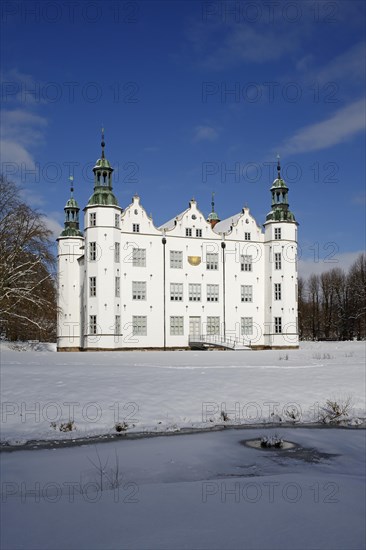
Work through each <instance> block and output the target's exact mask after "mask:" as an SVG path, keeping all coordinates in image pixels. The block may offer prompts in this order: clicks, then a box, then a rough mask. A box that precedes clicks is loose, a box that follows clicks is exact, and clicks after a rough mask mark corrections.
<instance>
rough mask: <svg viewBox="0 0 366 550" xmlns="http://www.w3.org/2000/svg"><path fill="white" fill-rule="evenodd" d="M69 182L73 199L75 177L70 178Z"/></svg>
mask: <svg viewBox="0 0 366 550" xmlns="http://www.w3.org/2000/svg"><path fill="white" fill-rule="evenodd" d="M69 181H70V193H71V197H73V192H74V176H69Z"/></svg>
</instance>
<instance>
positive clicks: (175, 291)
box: [170, 283, 183, 302]
mask: <svg viewBox="0 0 366 550" xmlns="http://www.w3.org/2000/svg"><path fill="white" fill-rule="evenodd" d="M170 299H171V301H172V302H182V301H183V284H182V283H170Z"/></svg>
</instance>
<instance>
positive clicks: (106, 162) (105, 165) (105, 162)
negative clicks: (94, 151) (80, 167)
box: [94, 158, 111, 168]
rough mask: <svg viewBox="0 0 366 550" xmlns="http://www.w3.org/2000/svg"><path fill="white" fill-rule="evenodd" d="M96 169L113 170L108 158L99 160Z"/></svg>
mask: <svg viewBox="0 0 366 550" xmlns="http://www.w3.org/2000/svg"><path fill="white" fill-rule="evenodd" d="M94 168H111V165H110V162H109V160H108V159H106V158H101V159H98V160H97V162H96V163H95V166H94Z"/></svg>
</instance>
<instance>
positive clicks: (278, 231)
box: [274, 227, 281, 241]
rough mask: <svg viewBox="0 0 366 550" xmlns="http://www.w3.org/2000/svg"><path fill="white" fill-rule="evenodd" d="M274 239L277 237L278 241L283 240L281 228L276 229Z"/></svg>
mask: <svg viewBox="0 0 366 550" xmlns="http://www.w3.org/2000/svg"><path fill="white" fill-rule="evenodd" d="M274 237H275V240H276V241H279V240H280V239H281V228H280V227H275V230H274Z"/></svg>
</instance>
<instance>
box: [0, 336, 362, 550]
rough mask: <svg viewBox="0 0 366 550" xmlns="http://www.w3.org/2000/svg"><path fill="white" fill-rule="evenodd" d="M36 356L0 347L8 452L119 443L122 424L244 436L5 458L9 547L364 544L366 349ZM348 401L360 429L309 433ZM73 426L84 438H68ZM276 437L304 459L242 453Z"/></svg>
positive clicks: (131, 428)
mask: <svg viewBox="0 0 366 550" xmlns="http://www.w3.org/2000/svg"><path fill="white" fill-rule="evenodd" d="M31 347H32V348H33V349H34V348H35V347H36V349H38V351H36V350H34V351H29V346H26V345H23V346H21V348H22V349H23V350H28V351H15V350H14V349H10V347H9V346H8V345H7V344H2V346H1V391H2V418H1V432H2V441H3V442H7V443H10V444H13V445H14V446H15V447H12V448H13V449H14V448H15V449H16V448H17V447H16V446H17V445H19V444H20V443H25V442H26V441H30V440H39V439H44V440H58V439H67V438H70V439H78V438H81V437H89V436H93V435H94V436H98V435H101V434H116V429H115V426H116V424H118V423H120V424H123V423H125V424H127V427H126V431H127V433H128V432H131V433H134V432H155V433H156V432H164V431H165V432H170V433H171V432H179V430H182V429H183V428H192V427H193V428H212V427H214V426H215V425H220V426H221V427H223V426H226V425H232V424H237V425H239V424H246V425H248V426H247V427H246V428H245V429H241V428H237V429H230V430H221V431H214V432H207V433H196V434H190V435H186V434H185V435H179V434H178V433H177V434H176V435H175V434H174V433H173V434H172V433H171V436H170V437H166V436H165V437H164V436H160V437H154V438H145V439H135V440H131V439H126V438H124V437H123V436H122V437H121V438H119V439H115V440H113V441H111V442H106V443H103V444H102V443H98V444H88V445H86V444H83V445H80V446H76V447H75V446H74V447H67V448H57V442H56V443H55V444H52V443H51V441H50V442H49V443H50V445H49V448H47V449H43V450H40V449H37V450H32V447H33V445H31V446H30V447H29V450H15V451H14V450H13V451H12V452H6V451H4V452H2V453H1V455H0V460H1V474H2V476H1V477H2V483H1V493H2V494H1V499H2V512H1V540H0V543H1V544H0V546H1V548H2V549H4V550H13V549H14V550H15V549H27V550H28V549H29V550H31V549H37V550H38V549H39V550H41V549H45V550H46V549H47V550H61V549H62V550H66V549H67V550H74V549H75V550H84V549H85V550H97V549H98V550H99V549H103V550H109V549H119V550H122V549H127V548H128V549H129V550H133V549H135V550H147V549H148V550H165V549H171V550H181V549H183V548H185V549H192V550H193V549H202V550H203V549H205V550H206V549H207V550H208V549H210V550H215V549H218V550H234V549H246V550H272V549H278V550H303V549H305V548H306V549H308V550H318V549H322V550H323V549H329V550H361V549H364V548H365V545H366V540H365V514H366V510H365V497H366V495H365V454H366V453H365V435H366V431H365V429H362V425H360V423H359V422H360V420H358V419H360V418H361V419H364V417H365V345H364V343H360V342H342V343H336V342H331V343H321V344H318V343H305V344H302V346H301V349H300V350H297V351H295V350H294V351H263V352H250V351H249V352H248V351H241V352H183V351H182V352H166V353H162V352H161V353H160V352H138V353H114V352H110V353H62V354H61V353H60V354H57V353H52V352H51V351H52V349H54V348H53V346H52V345H45V346H43V345H32V346H31ZM348 397H351V398H352V409H351V410H350V411H349V414H348V417H345V423H346V424H347V426H349V425H351V426H356V428H355V429H349V427H347V428H339V427H338V428H336V429H328V428H327V426H326V425H325V424H323V425H318V426H317V425H316V422H317V421H318V417H319V414H322V405H323V404H324V403H325V401H326V400H327V399H333V400H336V401H338V402H339V403H342V402H345V400H347V398H348ZM287 410H292V415H293V416H297V424H298V425H297V426H296V427H288V422H289V421H291V418H289V415H288V414H287V413H286V411H287ZM221 411H224V412H226V413H227V415H228V419H226V420H224V419H223V418H221ZM272 413H273V414H272ZM69 421H70V422H74V424H73V426H74V427H75V430H73V431H71V432H63V431H60V429H59V428H60V425H61V424H67V423H68V422H69ZM305 422H312V423H314V426H313V427H304V426H302V427H301V424H303V423H305ZM274 423H277V424H278V425H276V427H274ZM252 424H253V425H256V427H250V425H252ZM258 424H260V426H258ZM319 426H322V427H319ZM357 426H358V427H357ZM363 426H364V424H363ZM122 433H124V432H122ZM276 434H277V435H279V436H280V437H282V438H284V439H286V440H288V441H290V442H293V443H294V444H295V448H294V449H290V450H286V451H282V450H273V449H269V450H268V449H256V448H248V447H246V446H244V445H242V444H241V442H242V441H243V440H244V439H253V438H260V437H262V436H264V435H267V436H273V435H276ZM5 448H6V447H5ZM10 448H11V447H8V449H10Z"/></svg>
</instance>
